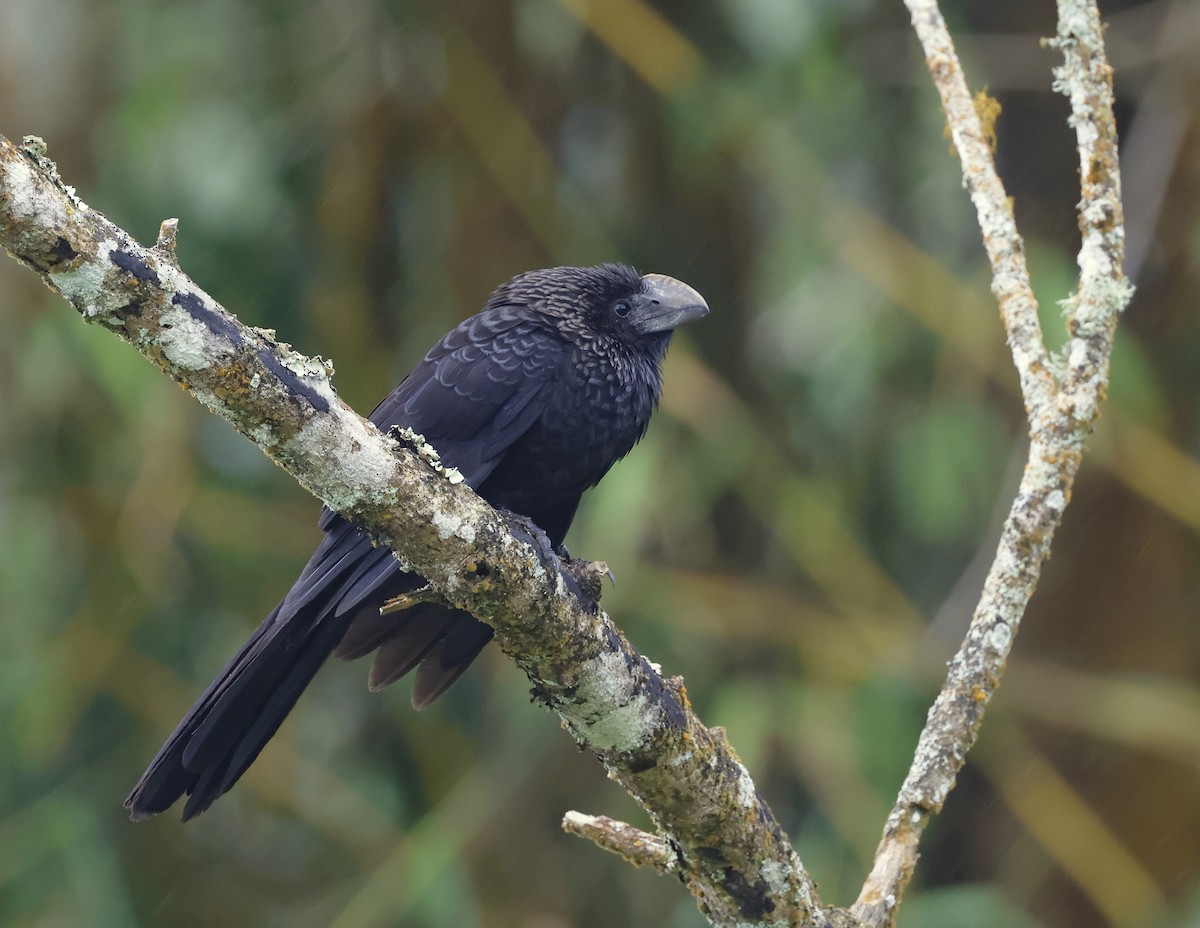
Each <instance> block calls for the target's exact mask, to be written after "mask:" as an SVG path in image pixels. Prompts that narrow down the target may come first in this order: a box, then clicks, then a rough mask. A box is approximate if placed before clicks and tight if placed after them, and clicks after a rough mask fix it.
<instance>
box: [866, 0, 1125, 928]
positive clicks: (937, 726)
mask: <svg viewBox="0 0 1200 928" xmlns="http://www.w3.org/2000/svg"><path fill="white" fill-rule="evenodd" d="M906 2H907V5H908V8H909V10H910V11H911V13H912V21H913V26H914V28H915V29H916V32H917V36H918V38H919V39H920V41H921V45H922V48H923V49H924V51H925V60H926V63H927V64H928V66H929V72H930V74H931V76H932V78H933V82H934V84H935V86H936V87H937V89H938V92H939V94H940V95H941V98H942V106H943V108H944V109H945V111H946V118H947V120H948V122H949V125H950V132H951V137H952V138H953V140H954V144H955V148H956V149H957V151H958V155H959V159H960V160H961V162H962V169H963V179H964V182H965V183H966V186H967V189H968V190H969V191H970V194H971V200H972V202H973V203H974V204H975V208H976V212H977V214H978V218H979V226H980V229H981V230H982V232H983V241H984V246H985V248H986V250H987V254H988V258H989V260H990V261H991V263H992V274H993V277H992V291H993V293H995V294H996V298H997V300H998V301H999V303H1000V313H1001V316H1002V318H1003V319H1004V326H1005V330H1006V332H1007V335H1008V344H1009V347H1010V349H1011V350H1012V354H1013V362H1014V363H1015V365H1016V368H1017V372H1018V374H1019V376H1020V380H1021V392H1022V394H1023V396H1024V398H1025V409H1026V412H1027V414H1028V416H1029V427H1030V428H1029V434H1030V448H1029V458H1028V463H1027V464H1026V468H1025V474H1024V477H1023V478H1022V480H1021V485H1020V488H1019V489H1018V491H1017V496H1016V499H1015V500H1014V501H1013V504H1012V508H1011V509H1010V510H1009V515H1008V518H1007V520H1006V521H1005V524H1004V529H1003V532H1002V534H1001V538H1000V543H999V546H998V548H997V551H996V557H995V559H994V560H993V562H992V566H991V569H990V570H989V572H988V576H987V579H986V580H985V582H984V587H983V592H982V594H981V596H980V600H979V604H978V606H976V609H975V613H974V615H973V616H972V618H971V623H970V626H969V628H968V630H967V635H966V638H965V640H964V641H963V644H962V646H961V647H960V648H959V650H958V653H957V654H956V655H955V656H954V659H953V660H952V661H951V662H950V669H949V672H948V674H947V678H946V683H945V685H944V686H943V687H942V690H941V692H940V693H939V695H938V698H937V700H936V701H935V702H934V705H933V707H932V708H931V709H930V711H929V718H928V720H927V721H926V724H925V729H924V730H923V731H922V733H921V737H920V740H919V742H918V744H917V750H916V754H915V757H914V759H913V764H912V767H911V768H910V769H909V772H908V776H907V777H906V778H905V780H904V784H903V785H902V786H901V788H900V794H899V796H898V797H897V800H896V804H895V806H894V807H893V809H892V812H891V814H890V815H889V816H888V821H887V824H886V826H885V827H884V833H883V838H882V840H881V841H880V844H879V848H878V850H877V851H876V856H875V862H874V866H873V867H872V870H871V873H870V875H869V877H868V879H867V881H866V883H865V884H864V886H863V889H862V892H861V893H860V895H859V898H858V901H857V902H856V903H855V904H854V906H853V907H852V909H851V911H852V913H853V914H854V915H855V916H856V917H857V918H858V919H859V920H860V921H861V922H862V923H863V924H864V925H869V926H884V925H890V924H891V923H892V922H893V920H894V918H895V913H896V908H897V906H898V905H899V902H900V899H901V896H902V895H903V893H904V890H905V887H906V886H907V885H908V883H909V881H910V880H911V879H912V875H913V870H914V868H915V867H916V863H917V859H918V856H919V854H918V846H919V843H920V839H921V835H922V834H923V833H924V830H925V827H926V826H927V825H928V823H929V821H930V820H931V818H932V817H933V816H934V815H935V814H937V812H938V811H939V810H940V809H941V807H942V804H943V803H944V802H945V800H946V796H947V794H948V793H949V792H950V790H951V789H953V788H954V784H955V780H956V778H957V776H958V772H959V770H961V769H962V766H963V764H964V763H965V760H966V755H967V752H968V751H969V750H970V749H971V747H972V745H973V744H974V743H975V739H976V737H977V736H978V732H979V726H980V723H981V722H982V719H983V714H984V711H985V710H986V708H987V705H988V702H989V701H990V699H991V697H992V694H993V693H994V692H995V690H996V687H997V686H998V685H999V682H1000V677H1001V675H1002V674H1003V672H1004V666H1005V662H1006V660H1007V658H1008V655H1009V652H1010V650H1011V648H1012V642H1013V637H1014V636H1015V634H1016V632H1017V628H1018V626H1019V625H1020V621H1021V618H1022V616H1023V615H1024V613H1025V608H1026V606H1027V604H1028V602H1029V599H1030V597H1031V596H1032V595H1033V591H1034V588H1035V586H1036V585H1037V580H1038V576H1039V575H1040V573H1041V568H1042V564H1043V563H1044V562H1045V559H1046V557H1047V556H1048V555H1049V553H1050V544H1051V541H1052V540H1053V537H1054V532H1055V530H1056V529H1057V528H1058V525H1059V523H1060V522H1061V521H1062V515H1063V511H1064V509H1065V508H1066V505H1067V502H1068V501H1069V500H1070V496H1071V488H1072V486H1073V485H1074V480H1075V475H1076V473H1077V472H1078V469H1079V461H1080V455H1081V452H1082V448H1083V443H1084V441H1085V440H1086V438H1087V436H1088V434H1089V433H1090V431H1091V426H1092V423H1093V422H1094V420H1095V418H1096V416H1097V415H1098V413H1099V404H1100V401H1101V400H1102V399H1103V396H1104V392H1105V389H1106V387H1107V384H1108V361H1109V355H1110V354H1111V351H1112V335H1113V331H1114V329H1115V326H1116V320H1117V316H1118V314H1119V313H1120V311H1121V310H1122V309H1123V308H1124V306H1125V305H1126V304H1127V303H1128V301H1129V298H1130V297H1131V295H1132V287H1131V286H1130V284H1129V282H1128V281H1127V280H1126V279H1125V276H1124V273H1123V271H1122V261H1123V258H1124V229H1123V226H1122V213H1121V202H1120V178H1119V173H1118V165H1117V137H1116V129H1115V122H1114V120H1113V114H1112V70H1111V68H1110V67H1109V65H1108V62H1107V60H1106V59H1105V56H1104V45H1103V37H1102V34H1101V27H1100V17H1099V12H1098V11H1097V9H1096V6H1095V3H1094V2H1092V0H1070V2H1068V0H1062V2H1060V3H1059V23H1058V35H1057V37H1056V38H1055V39H1054V44H1055V45H1056V46H1057V47H1058V48H1060V49H1061V50H1062V51H1063V54H1064V58H1065V63H1064V64H1063V65H1062V67H1060V68H1059V69H1057V70H1056V83H1055V89H1057V90H1060V91H1062V92H1063V93H1065V94H1066V95H1067V96H1068V97H1069V98H1070V100H1071V123H1072V125H1073V126H1074V127H1075V130H1076V135H1077V138H1078V144H1079V152H1080V163H1081V179H1080V180H1081V186H1082V193H1083V195H1082V199H1081V201H1080V204H1079V221H1080V228H1081V230H1082V232H1083V247H1082V249H1081V250H1080V254H1079V267H1080V284H1079V290H1078V292H1077V294H1076V295H1075V296H1074V297H1072V298H1071V299H1069V300H1068V301H1067V302H1066V309H1067V325H1068V331H1069V332H1070V336H1071V337H1070V340H1069V342H1068V345H1067V352H1066V355H1067V356H1066V369H1065V373H1064V375H1063V377H1062V380H1061V383H1056V382H1055V378H1054V376H1053V374H1052V372H1051V368H1050V365H1049V356H1048V353H1047V351H1046V347H1045V342H1044V340H1043V338H1042V333H1041V327H1040V325H1039V323H1038V316H1037V303H1036V301H1035V300H1034V298H1033V293H1032V290H1031V288H1030V286H1029V274H1028V270H1027V269H1026V266H1025V257H1024V247H1023V244H1022V241H1021V238H1020V236H1019V234H1018V233H1017V229H1016V224H1015V222H1014V221H1013V213H1012V206H1011V203H1010V202H1009V200H1008V197H1007V195H1006V194H1005V191H1004V186H1003V184H1002V183H1001V181H1000V178H999V175H998V174H997V173H996V168H995V163H994V161H993V159H992V153H991V150H990V148H989V146H988V145H987V142H986V139H985V138H984V135H983V131H982V129H981V127H980V123H979V118H978V116H977V115H976V112H975V108H974V105H973V101H972V98H971V94H970V91H969V90H968V89H967V84H966V80H965V79H964V77H963V73H962V67H961V65H960V64H959V61H958V57H957V55H956V54H955V51H954V44H953V41H952V40H951V38H950V34H949V32H948V31H947V29H946V24H945V21H944V20H943V19H942V16H941V13H940V12H939V10H938V7H937V3H936V0H906Z"/></svg>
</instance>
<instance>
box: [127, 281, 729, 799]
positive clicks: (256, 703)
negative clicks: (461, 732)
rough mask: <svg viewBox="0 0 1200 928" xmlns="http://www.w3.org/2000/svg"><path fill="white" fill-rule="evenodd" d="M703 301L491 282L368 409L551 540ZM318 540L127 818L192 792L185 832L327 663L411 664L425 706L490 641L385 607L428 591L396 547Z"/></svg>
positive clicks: (661, 284)
mask: <svg viewBox="0 0 1200 928" xmlns="http://www.w3.org/2000/svg"><path fill="white" fill-rule="evenodd" d="M707 313H708V306H707V305H706V304H705V302H704V299H703V298H702V297H701V296H700V294H699V293H697V292H696V291H695V290H693V289H692V288H691V287H689V286H688V285H687V284H684V283H681V282H679V281H678V280H674V279H673V278H670V277H665V276H662V275H660V274H647V275H646V276H644V277H643V276H641V275H639V274H638V273H637V271H635V270H634V269H633V268H631V267H626V266H624V265H619V264H605V265H602V266H599V267H588V268H576V267H556V268H549V269H546V270H540V271H530V272H529V273H527V274H521V275H520V276H518V277H514V278H513V279H512V280H510V281H509V282H508V283H506V284H504V285H503V286H501V287H499V288H498V289H497V290H496V292H495V293H493V294H492V296H491V299H489V300H488V302H487V306H486V307H484V310H483V312H481V313H479V314H478V315H476V316H472V317H471V318H470V319H468V320H466V321H465V322H463V323H462V324H461V325H459V326H458V327H457V328H455V329H453V330H452V331H450V332H449V333H448V334H447V335H446V336H445V337H444V338H443V339H442V340H441V341H440V342H438V343H437V344H436V345H434V347H433V348H432V349H430V351H429V353H428V354H426V355H425V358H424V360H422V361H421V363H420V364H418V365H417V367H416V369H415V370H414V371H413V372H412V373H411V374H409V375H408V377H407V378H405V380H404V382H403V383H401V384H400V386H399V387H397V388H396V389H395V390H394V391H392V393H391V395H389V396H388V397H387V399H385V400H384V401H383V402H382V403H380V404H379V405H378V406H377V407H376V408H375V411H374V412H373V413H372V414H371V421H372V422H373V423H375V425H376V426H378V427H379V428H380V429H381V430H383V431H387V430H388V429H391V428H394V427H408V428H411V429H413V430H414V431H416V432H419V433H421V434H422V435H424V436H425V437H426V438H427V439H428V440H429V441H430V443H431V444H433V446H434V447H435V448H436V449H437V450H438V451H439V452H440V454H441V458H442V461H443V463H444V464H445V465H447V466H449V467H456V468H458V470H459V471H460V472H461V473H462V475H463V477H464V478H465V480H466V482H467V483H468V484H469V485H470V486H471V487H472V488H473V489H474V490H475V491H476V492H477V493H479V495H480V496H482V497H483V498H484V499H486V500H487V501H488V502H489V503H491V504H492V505H493V506H497V507H502V508H504V509H508V510H510V511H512V512H515V513H518V514H520V515H524V516H527V517H529V518H530V519H532V520H533V522H535V523H536V524H537V525H538V527H540V528H541V529H542V531H544V532H545V533H546V536H547V537H548V539H549V541H550V543H551V544H552V545H554V546H555V547H556V548H557V547H559V546H560V545H561V544H562V542H563V538H564V536H565V535H566V533H567V529H568V528H569V527H570V525H571V520H572V519H573V518H574V516H575V509H576V507H577V506H578V505H579V497H580V496H581V494H582V493H583V491H584V490H586V489H588V488H589V487H592V486H595V485H596V484H597V483H598V482H599V481H600V478H601V477H603V476H604V475H605V473H607V471H608V469H609V468H610V467H612V465H613V464H615V463H616V462H617V461H619V460H620V459H621V458H623V457H624V456H625V455H626V454H628V453H629V451H630V449H631V448H633V446H634V445H635V444H636V443H637V442H638V440H639V439H640V438H641V437H642V435H644V434H645V432H646V426H647V425H648V424H649V422H650V415H651V413H652V412H653V411H654V408H655V406H656V405H657V403H658V397H659V392H660V390H661V386H662V371H661V365H662V360H663V356H664V355H665V353H666V350H667V343H668V341H670V338H671V333H672V331H673V330H674V329H675V327H676V326H678V325H680V324H681V323H683V322H686V321H688V320H689V319H695V318H698V317H700V316H704V315H706V314H707ZM319 525H320V527H321V529H322V530H323V531H324V532H325V537H324V539H323V540H322V542H321V544H320V546H319V547H318V548H317V550H316V552H315V553H314V554H313V556H312V558H311V559H310V560H309V562H308V564H307V565H306V566H305V568H304V570H303V571H302V572H301V574H300V576H299V578H298V579H297V580H296V583H295V585H294V586H293V587H292V589H291V590H290V591H289V592H288V594H287V596H286V597H285V598H284V600H283V602H281V603H280V604H279V605H278V606H276V607H275V609H274V610H273V611H272V612H271V614H270V615H268V616H267V617H266V619H264V620H263V623H262V624H261V625H260V626H259V627H258V630H257V631H255V632H254V634H253V635H252V636H251V637H250V640H249V641H247V642H246V644H245V645H243V646H242V649H241V651H239V652H238V654H237V656H235V657H234V658H233V660H232V661H230V662H229V665H228V666H227V667H226V668H225V669H224V670H223V671H221V673H220V675H219V676H218V677H217V678H216V680H214V681H213V682H212V683H211V684H210V685H209V687H208V689H207V690H205V691H204V694H203V695H202V696H201V697H200V699H199V700H198V701H197V702H196V704H195V705H194V706H192V708H191V711H189V712H188V714H187V715H186V716H185V717H184V719H183V721H182V722H180V723H179V727H178V728H176V729H175V732H174V733H173V734H172V735H171V737H170V738H168V739H167V742H166V744H164V745H163V746H162V748H161V749H160V750H159V752H158V755H157V756H156V757H155V758H154V760H153V761H151V763H150V766H149V767H148V768H147V770H146V772H145V773H144V774H143V775H142V778H141V779H140V780H139V781H138V783H137V785H136V786H135V787H134V788H133V791H132V792H131V793H130V794H129V796H128V798H126V800H125V806H126V808H128V809H129V810H130V813H131V815H132V817H133V818H135V819H140V818H145V817H147V816H149V815H153V814H155V813H157V812H162V811H164V810H166V809H167V808H169V807H170V806H171V805H172V804H173V803H174V802H175V800H177V799H179V798H180V797H181V796H183V795H184V794H185V793H186V794H187V795H188V796H189V799H188V801H187V803H186V805H185V806H184V809H183V820H184V821H187V820H188V819H191V818H193V817H195V816H196V815H199V814H200V813H201V812H203V811H204V810H205V809H207V808H208V807H209V806H210V805H212V803H213V802H214V800H216V799H217V798H218V797H219V796H221V795H222V794H223V793H225V792H226V791H227V790H228V789H229V788H230V787H232V786H233V784H234V783H235V782H237V780H238V778H239V777H240V776H241V775H242V774H243V773H244V772H245V771H246V768H247V767H249V766H250V764H251V763H252V762H253V761H254V758H255V757H257V756H258V753H259V751H261V750H262V748H263V746H264V745H265V744H266V743H267V741H269V740H270V738H271V736H272V735H273V734H275V731H276V729H278V728H279V726H280V724H281V723H282V722H283V720H284V718H286V717H287V714H288V713H289V712H290V711H291V709H292V706H294V705H295V703H296V700H297V699H298V698H299V697H300V694H301V693H302V692H303V691H304V688H305V687H306V686H308V684H309V682H310V681H311V680H312V678H313V676H314V675H315V674H316V672H317V670H318V668H320V666H321V664H323V663H324V662H325V659H326V658H328V657H329V655H330V654H335V655H337V656H338V657H340V658H344V659H351V658H356V657H361V656H363V655H365V654H368V653H370V652H371V651H376V652H377V653H376V655H375V663H374V665H373V666H372V667H371V674H370V679H369V685H370V687H371V689H373V690H375V689H380V688H382V687H385V686H387V685H389V684H390V683H393V682H395V681H396V680H398V679H399V678H400V677H402V676H404V675H405V674H406V673H408V672H409V671H410V670H412V669H413V668H414V667H415V668H416V669H417V673H416V679H415V682H414V684H413V690H412V703H413V706H414V707H415V708H417V709H420V708H423V707H424V706H427V705H429V703H431V702H433V700H435V699H437V697H438V696H440V695H441V694H442V693H444V692H445V691H446V689H447V688H448V687H449V686H450V685H451V684H452V683H453V682H454V681H455V680H457V679H458V677H459V676H460V675H461V674H462V673H463V671H465V670H466V669H467V667H468V665H470V663H471V662H472V661H473V660H474V659H475V658H476V656H478V654H479V652H480V651H481V650H483V647H484V645H486V644H487V643H488V641H489V640H490V639H491V637H492V629H491V628H490V627H489V626H487V625H485V624H483V623H482V622H479V621H477V620H476V619H474V618H472V617H471V616H470V615H469V614H467V613H466V612H462V611H461V610H456V609H451V608H450V607H448V606H443V605H438V604H435V603H420V604H418V605H415V606H413V607H412V608H410V609H408V610H407V611H405V612H402V613H396V614H391V615H380V614H379V607H380V606H381V605H382V604H383V603H384V602H385V601H387V600H389V599H392V598H394V597H396V596H398V595H400V594H401V593H405V592H409V591H411V590H414V589H417V588H418V587H420V586H422V585H424V582H425V581H424V580H423V579H422V578H421V577H419V576H417V575H415V574H412V573H405V572H404V571H402V570H401V569H400V566H399V564H398V563H397V561H396V560H395V558H394V557H393V556H392V553H391V551H389V550H388V549H387V548H376V547H373V546H372V545H371V541H370V539H369V538H368V537H367V535H365V534H364V533H363V532H361V531H359V530H358V529H356V528H354V526H352V525H351V524H350V523H348V522H347V521H346V520H345V519H343V518H342V517H341V516H339V515H337V514H336V513H333V512H331V511H330V510H328V509H323V510H322V512H321V518H320V522H319Z"/></svg>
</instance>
